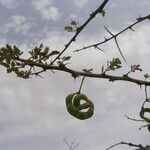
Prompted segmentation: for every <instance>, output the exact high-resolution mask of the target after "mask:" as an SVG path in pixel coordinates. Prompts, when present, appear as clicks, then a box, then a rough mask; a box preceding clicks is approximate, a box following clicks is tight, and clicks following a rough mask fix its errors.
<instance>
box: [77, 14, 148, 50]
mask: <svg viewBox="0 0 150 150" xmlns="http://www.w3.org/2000/svg"><path fill="white" fill-rule="evenodd" d="M136 20H137V21H136V22H134V23H133V24H131V25H129V26H128V27H126V28H125V29H123V30H121V31H120V32H118V33H117V34H114V35H112V36H111V37H110V38H105V39H104V40H103V41H101V42H99V43H95V44H92V45H88V46H84V47H83V48H81V49H77V50H75V51H74V52H79V51H82V50H86V49H88V48H91V47H98V46H99V45H102V44H104V43H106V42H108V41H110V40H112V39H116V37H117V36H119V35H120V34H122V33H124V32H125V31H127V30H129V29H130V30H132V31H134V30H133V27H134V26H135V25H136V24H138V23H140V22H142V21H144V20H150V15H147V16H144V17H139V18H137V19H136Z"/></svg>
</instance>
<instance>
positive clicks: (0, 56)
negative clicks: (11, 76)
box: [0, 44, 31, 78]
mask: <svg viewBox="0 0 150 150" xmlns="http://www.w3.org/2000/svg"><path fill="white" fill-rule="evenodd" d="M22 54H23V52H22V51H21V50H20V49H19V48H18V47H16V46H13V47H12V46H10V45H9V44H6V46H5V47H2V48H0V64H1V65H2V66H4V67H5V68H6V70H7V73H11V72H14V73H15V74H16V75H17V76H18V77H22V78H29V75H30V73H31V72H30V71H24V70H20V68H23V67H24V66H23V64H21V63H20V62H19V61H18V59H19V57H20V56H21V55H22Z"/></svg>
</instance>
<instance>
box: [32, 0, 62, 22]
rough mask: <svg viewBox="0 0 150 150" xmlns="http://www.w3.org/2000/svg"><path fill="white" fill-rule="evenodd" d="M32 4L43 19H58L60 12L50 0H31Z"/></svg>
mask: <svg viewBox="0 0 150 150" xmlns="http://www.w3.org/2000/svg"><path fill="white" fill-rule="evenodd" d="M33 6H34V7H35V9H36V10H37V11H39V13H40V14H41V17H42V18H43V19H46V20H54V21H57V20H58V19H60V15H61V14H60V12H59V11H58V9H57V8H56V7H54V6H53V5H52V3H51V1H48V0H33Z"/></svg>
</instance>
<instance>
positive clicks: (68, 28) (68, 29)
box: [65, 26, 74, 32]
mask: <svg viewBox="0 0 150 150" xmlns="http://www.w3.org/2000/svg"><path fill="white" fill-rule="evenodd" d="M65 30H66V31H67V32H73V31H74V30H73V27H72V26H66V27H65Z"/></svg>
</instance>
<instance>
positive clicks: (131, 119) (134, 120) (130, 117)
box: [124, 115, 144, 122]
mask: <svg viewBox="0 0 150 150" xmlns="http://www.w3.org/2000/svg"><path fill="white" fill-rule="evenodd" d="M124 116H125V117H126V118H127V119H129V120H132V121H142V122H144V120H141V119H134V118H131V117H129V116H127V115H124Z"/></svg>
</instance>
